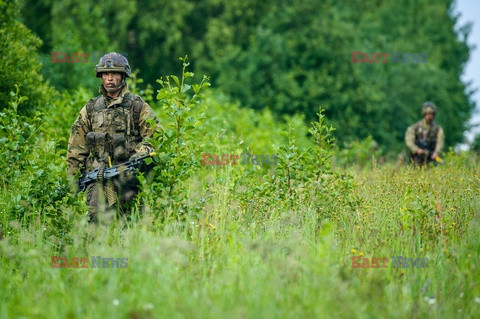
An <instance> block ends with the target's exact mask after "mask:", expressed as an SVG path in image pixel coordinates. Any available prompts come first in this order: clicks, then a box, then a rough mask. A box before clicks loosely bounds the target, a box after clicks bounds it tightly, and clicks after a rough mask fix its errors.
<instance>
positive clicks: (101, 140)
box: [85, 132, 110, 160]
mask: <svg viewBox="0 0 480 319" xmlns="http://www.w3.org/2000/svg"><path fill="white" fill-rule="evenodd" d="M85 138H86V146H87V149H88V150H89V151H90V152H91V153H92V154H93V156H94V157H96V158H99V159H101V160H102V159H106V158H107V157H108V155H109V153H110V135H109V134H108V133H97V132H88V133H87V135H86V136H85Z"/></svg>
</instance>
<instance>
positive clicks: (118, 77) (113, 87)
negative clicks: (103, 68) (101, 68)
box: [102, 72, 122, 92]
mask: <svg viewBox="0 0 480 319" xmlns="http://www.w3.org/2000/svg"><path fill="white" fill-rule="evenodd" d="M102 82H103V87H104V88H105V90H107V92H116V91H118V90H119V88H120V84H121V83H122V73H119V72H105V73H102Z"/></svg>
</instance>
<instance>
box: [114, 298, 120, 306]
mask: <svg viewBox="0 0 480 319" xmlns="http://www.w3.org/2000/svg"><path fill="white" fill-rule="evenodd" d="M119 304H120V300H118V299H113V305H114V306H115V307H116V306H118V305H119Z"/></svg>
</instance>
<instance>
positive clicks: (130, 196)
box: [87, 177, 139, 224]
mask: <svg viewBox="0 0 480 319" xmlns="http://www.w3.org/2000/svg"><path fill="white" fill-rule="evenodd" d="M138 186H139V183H138V181H137V179H136V178H135V177H133V178H129V179H122V180H120V179H118V178H114V179H112V180H107V181H103V182H97V183H92V184H90V185H88V186H87V205H88V206H89V208H90V209H89V211H88V217H89V222H94V223H98V222H101V223H102V224H103V223H109V222H110V221H111V220H112V219H113V218H114V217H115V215H116V214H118V213H120V214H123V215H126V216H128V215H129V213H130V211H131V208H132V206H133V204H134V202H135V201H134V199H135V197H136V196H137V195H138V192H139V187H138Z"/></svg>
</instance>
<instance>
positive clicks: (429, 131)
mask: <svg viewBox="0 0 480 319" xmlns="http://www.w3.org/2000/svg"><path fill="white" fill-rule="evenodd" d="M444 140H445V135H444V133H443V129H442V128H441V127H440V125H438V124H437V123H435V122H433V123H432V124H431V125H429V124H428V123H427V122H426V121H425V120H421V121H418V122H417V123H415V124H413V125H410V126H409V127H408V129H407V132H406V133H405V144H407V147H408V149H409V150H410V152H411V153H412V154H415V153H416V152H417V150H418V149H419V148H421V147H420V146H419V145H421V144H424V145H425V146H426V147H422V148H424V149H427V150H428V151H430V152H432V153H437V154H439V153H440V152H441V151H442V149H443V143H444Z"/></svg>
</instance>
